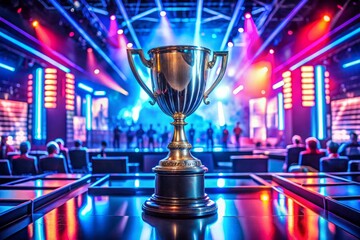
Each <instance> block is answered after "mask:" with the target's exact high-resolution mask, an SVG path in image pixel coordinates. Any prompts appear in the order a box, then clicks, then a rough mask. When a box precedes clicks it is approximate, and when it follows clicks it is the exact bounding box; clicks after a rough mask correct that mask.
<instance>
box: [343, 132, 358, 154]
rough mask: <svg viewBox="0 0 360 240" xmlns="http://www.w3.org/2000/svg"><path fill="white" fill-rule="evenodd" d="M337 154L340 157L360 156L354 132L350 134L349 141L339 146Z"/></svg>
mask: <svg viewBox="0 0 360 240" xmlns="http://www.w3.org/2000/svg"><path fill="white" fill-rule="evenodd" d="M338 153H339V154H340V155H341V156H352V155H360V143H359V142H358V135H357V134H356V133H355V132H351V133H350V141H348V142H346V143H343V144H341V146H340V148H339V150H338Z"/></svg>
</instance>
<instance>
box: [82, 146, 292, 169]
mask: <svg viewBox="0 0 360 240" xmlns="http://www.w3.org/2000/svg"><path fill="white" fill-rule="evenodd" d="M99 153H100V150H99V149H89V159H92V158H93V157H96V156H98V155H99ZM105 153H106V156H107V157H119V156H125V157H128V160H129V163H135V164H139V168H138V172H143V169H144V156H146V155H147V156H149V155H150V156H157V157H158V159H159V161H160V160H161V159H162V158H165V157H166V156H167V154H168V150H167V149H162V148H157V149H154V150H149V149H142V150H140V149H130V150H119V149H111V148H110V149H107V150H106V152H105ZM191 153H192V154H193V156H194V157H197V158H199V159H200V160H202V161H204V162H206V161H211V162H212V163H213V165H214V171H215V172H232V166H233V164H232V160H231V157H232V156H250V155H265V156H268V164H267V168H268V172H280V171H282V165H283V163H284V161H285V155H286V153H285V149H267V148H264V149H258V148H226V149H224V148H220V147H217V148H213V149H212V150H209V149H206V148H194V149H193V150H192V151H191ZM209 157H210V158H211V159H205V158H209ZM135 171H136V170H135Z"/></svg>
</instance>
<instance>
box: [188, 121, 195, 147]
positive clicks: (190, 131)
mask: <svg viewBox="0 0 360 240" xmlns="http://www.w3.org/2000/svg"><path fill="white" fill-rule="evenodd" d="M194 139H195V129H194V124H191V127H190V129H189V142H190V144H191V145H192V146H194Z"/></svg>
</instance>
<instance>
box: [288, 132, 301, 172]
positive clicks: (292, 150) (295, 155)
mask: <svg viewBox="0 0 360 240" xmlns="http://www.w3.org/2000/svg"><path fill="white" fill-rule="evenodd" d="M291 140H292V144H290V145H287V146H286V149H287V153H286V157H285V162H284V165H283V171H284V172H288V171H289V168H290V167H291V166H292V165H297V164H299V155H300V152H302V151H305V149H306V148H305V146H304V145H303V144H302V139H301V137H300V136H299V135H294V136H293V137H292V139H291Z"/></svg>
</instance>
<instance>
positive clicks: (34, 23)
mask: <svg viewBox="0 0 360 240" xmlns="http://www.w3.org/2000/svg"><path fill="white" fill-rule="evenodd" d="M31 24H32V26H33V27H34V28H36V27H37V26H39V22H38V21H37V20H35V21H33V22H32V23H31Z"/></svg>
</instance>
